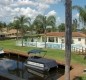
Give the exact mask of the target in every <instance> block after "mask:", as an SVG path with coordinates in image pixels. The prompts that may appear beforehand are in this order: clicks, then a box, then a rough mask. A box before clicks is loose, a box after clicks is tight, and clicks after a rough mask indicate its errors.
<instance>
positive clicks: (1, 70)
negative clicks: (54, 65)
mask: <svg viewBox="0 0 86 80" xmlns="http://www.w3.org/2000/svg"><path fill="white" fill-rule="evenodd" d="M25 61H26V58H23V57H22V58H21V59H17V58H16V57H13V56H10V57H8V56H6V55H5V56H4V57H3V58H0V80H1V78H3V79H2V80H15V78H16V80H57V79H58V78H59V77H61V76H62V75H63V74H64V69H63V68H58V69H57V70H56V69H55V70H52V71H50V72H48V73H46V74H45V73H40V72H37V71H34V70H31V69H28V71H27V69H26V68H25V66H24V62H25ZM2 75H4V76H3V77H2ZM9 75H11V76H10V77H11V79H7V78H6V76H9Z"/></svg>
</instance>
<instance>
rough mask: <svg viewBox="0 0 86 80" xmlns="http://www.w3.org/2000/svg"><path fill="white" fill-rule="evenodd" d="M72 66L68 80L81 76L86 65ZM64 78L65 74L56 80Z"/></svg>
mask: <svg viewBox="0 0 86 80" xmlns="http://www.w3.org/2000/svg"><path fill="white" fill-rule="evenodd" d="M72 67H73V69H72V70H71V71H70V80H74V78H75V77H77V76H81V75H82V74H83V70H84V69H86V66H83V65H80V64H73V65H72ZM64 79H65V75H63V76H62V77H60V78H59V79H58V80H64ZM77 80H78V79H77Z"/></svg>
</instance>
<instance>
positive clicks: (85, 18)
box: [73, 5, 86, 25]
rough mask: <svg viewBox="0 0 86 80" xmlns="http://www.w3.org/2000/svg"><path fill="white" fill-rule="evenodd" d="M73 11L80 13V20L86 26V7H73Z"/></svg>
mask: <svg viewBox="0 0 86 80" xmlns="http://www.w3.org/2000/svg"><path fill="white" fill-rule="evenodd" d="M73 9H77V10H78V11H79V18H80V20H81V21H82V22H83V23H84V25H86V6H85V7H80V6H77V5H76V6H73Z"/></svg>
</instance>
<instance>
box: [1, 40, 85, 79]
mask: <svg viewBox="0 0 86 80" xmlns="http://www.w3.org/2000/svg"><path fill="white" fill-rule="evenodd" d="M0 47H2V48H3V49H10V50H15V51H21V52H26V54H27V52H28V51H29V50H31V49H34V48H32V47H19V46H16V40H4V41H0ZM44 50H47V54H46V56H45V57H48V58H52V59H55V60H57V61H58V60H60V61H64V60H65V59H64V58H65V51H63V50H58V49H44ZM71 62H72V63H79V64H81V65H86V60H84V56H81V55H77V54H75V53H72V57H71ZM82 78H83V80H86V77H85V76H83V77H82Z"/></svg>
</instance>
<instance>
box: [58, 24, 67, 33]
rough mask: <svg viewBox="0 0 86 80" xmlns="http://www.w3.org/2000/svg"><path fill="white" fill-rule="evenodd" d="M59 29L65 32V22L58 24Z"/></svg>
mask: <svg viewBox="0 0 86 80" xmlns="http://www.w3.org/2000/svg"><path fill="white" fill-rule="evenodd" d="M58 31H59V32H64V31H65V24H64V23H61V24H60V25H59V26H58Z"/></svg>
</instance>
